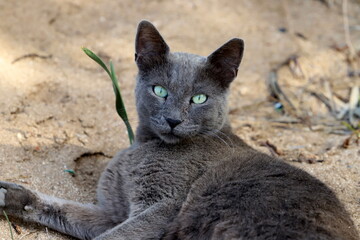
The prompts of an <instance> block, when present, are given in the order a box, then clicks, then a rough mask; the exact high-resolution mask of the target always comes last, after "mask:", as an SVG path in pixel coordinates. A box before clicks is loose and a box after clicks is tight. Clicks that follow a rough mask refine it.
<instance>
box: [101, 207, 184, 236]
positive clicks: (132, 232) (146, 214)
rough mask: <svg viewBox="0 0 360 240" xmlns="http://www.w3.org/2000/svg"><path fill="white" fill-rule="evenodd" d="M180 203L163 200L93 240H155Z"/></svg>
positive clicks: (173, 215)
mask: <svg viewBox="0 0 360 240" xmlns="http://www.w3.org/2000/svg"><path fill="white" fill-rule="evenodd" d="M180 206H181V203H179V202H175V201H173V200H165V201H162V202H159V203H156V204H154V205H152V206H150V207H149V208H147V209H146V210H144V211H143V212H141V213H140V214H138V215H136V216H133V217H130V218H129V219H127V220H126V221H125V222H123V223H121V224H119V225H117V226H116V227H114V228H112V229H110V230H108V231H106V232H105V233H103V234H101V235H100V236H98V237H96V238H95V239H94V240H150V239H152V240H157V239H160V238H161V236H162V235H163V234H164V232H165V229H166V227H167V225H168V224H169V222H171V221H172V219H173V218H174V217H175V216H176V214H177V213H178V211H179V209H180Z"/></svg>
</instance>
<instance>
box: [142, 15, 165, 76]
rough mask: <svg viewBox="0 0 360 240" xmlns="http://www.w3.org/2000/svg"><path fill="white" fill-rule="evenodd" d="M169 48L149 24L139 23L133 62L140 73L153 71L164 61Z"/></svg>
mask: <svg viewBox="0 0 360 240" xmlns="http://www.w3.org/2000/svg"><path fill="white" fill-rule="evenodd" d="M168 53H169V47H168V45H167V44H166V42H165V41H164V39H163V38H162V36H161V35H160V33H159V31H158V30H157V29H156V28H155V27H154V25H152V24H151V23H150V22H148V21H146V20H143V21H141V22H140V23H139V26H138V30H137V34H136V40H135V61H136V63H137V65H138V67H139V69H140V70H142V71H147V70H151V69H153V68H154V67H155V66H157V65H161V64H162V63H164V62H165V61H166V56H167V55H168Z"/></svg>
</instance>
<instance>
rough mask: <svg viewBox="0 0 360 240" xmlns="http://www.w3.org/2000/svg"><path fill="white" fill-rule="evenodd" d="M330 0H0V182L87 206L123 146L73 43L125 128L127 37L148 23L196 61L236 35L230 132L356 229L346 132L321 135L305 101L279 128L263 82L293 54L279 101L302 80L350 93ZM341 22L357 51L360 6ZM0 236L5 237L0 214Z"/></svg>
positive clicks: (359, 184)
mask: <svg viewBox="0 0 360 240" xmlns="http://www.w3.org/2000/svg"><path fill="white" fill-rule="evenodd" d="M329 2H332V3H334V5H332V6H331V7H327V6H326V5H324V4H323V3H322V2H321V1H316V0H292V1H290V0H288V1H287V0H283V1H280V0H271V1H265V0H263V1H260V0H252V1H248V0H229V1H220V0H199V1H181V0H175V1H163V0H157V1H140V0H122V1H116V0H113V1H100V0H93V1H87V0H72V1H70V0H48V1H42V0H27V1H25V0H22V1H21V0H19V1H7V0H0V179H1V180H6V181H13V182H16V183H20V184H23V185H25V186H27V187H30V188H32V189H36V190H38V191H41V192H44V193H47V194H50V195H55V196H57V197H61V198H66V199H72V200H77V201H82V202H88V201H91V202H92V201H94V200H95V198H94V192H95V185H96V181H97V178H98V176H99V174H100V172H101V169H102V168H103V167H104V165H105V164H106V162H107V161H109V159H110V158H111V156H113V155H114V154H115V153H116V152H117V151H118V150H119V149H121V148H125V147H127V146H128V139H127V135H126V130H125V127H124V125H123V124H122V123H121V121H120V119H119V118H118V116H117V114H116V112H115V110H114V96H113V92H112V87H111V84H110V81H109V79H108V77H107V76H106V75H105V74H104V71H103V70H102V69H100V68H99V67H98V66H97V64H95V63H94V62H93V61H92V60H90V59H89V58H88V57H87V56H86V55H85V54H84V53H83V52H82V51H81V46H86V47H88V48H90V49H92V50H93V51H94V52H96V53H97V54H99V55H101V56H102V57H103V58H104V59H106V60H108V59H112V60H113V61H114V64H115V68H116V70H117V74H118V77H119V81H120V85H121V88H122V93H123V97H124V99H125V102H126V106H127V108H128V112H129V115H130V119H131V122H132V124H133V125H134V126H135V125H136V123H137V119H136V118H137V117H136V111H135V108H134V100H135V99H134V93H133V89H134V83H135V81H134V76H135V74H136V66H135V64H134V61H133V60H134V57H133V54H134V36H135V31H136V26H137V24H138V22H139V21H140V20H141V19H148V20H150V21H152V22H153V23H154V24H155V25H156V26H157V27H158V29H159V30H160V32H161V33H162V34H163V36H164V38H165V39H166V41H167V42H168V44H169V45H170V48H171V49H173V50H174V51H185V52H191V53H196V54H199V55H205V56H206V55H208V54H210V53H211V52H212V51H213V50H215V49H216V48H217V47H219V46H220V45H221V44H222V43H224V42H225V41H227V40H229V39H230V38H232V37H241V38H243V39H244V40H245V43H246V52H245V56H244V60H243V64H242V66H241V69H240V71H239V76H238V78H237V79H236V81H235V82H234V83H233V85H232V92H231V97H230V110H231V121H232V123H233V127H234V130H235V131H236V132H237V134H238V135H240V136H242V137H243V138H244V139H246V141H247V142H249V143H250V144H251V145H252V146H254V147H256V148H258V149H260V150H262V151H264V152H268V153H270V150H269V148H267V147H264V146H263V145H264V142H266V141H269V142H270V143H272V144H274V145H275V146H277V147H278V149H279V151H280V154H281V157H283V158H284V159H286V160H287V161H289V162H292V163H293V164H294V165H296V166H299V167H301V168H304V169H305V170H306V171H308V172H310V173H311V174H313V175H315V176H317V177H318V178H319V179H321V180H323V181H324V182H325V183H327V184H328V185H329V186H330V187H331V188H332V189H334V190H335V191H336V192H337V194H338V196H339V198H340V199H341V200H342V201H343V202H344V204H345V205H346V207H347V209H348V210H349V212H350V213H351V215H352V218H353V220H354V222H355V224H356V226H357V227H358V228H360V211H359V209H360V163H359V159H360V151H359V146H357V145H356V144H355V143H353V142H352V143H351V144H350V146H349V147H348V148H347V149H344V148H341V144H342V142H343V141H344V139H345V138H347V137H348V135H346V134H345V135H339V134H334V132H336V131H332V130H331V129H332V128H335V127H337V128H340V129H341V125H339V123H336V122H335V123H334V120H333V118H332V117H331V116H329V114H328V113H327V111H326V108H325V107H324V106H322V104H321V103H319V102H318V101H317V102H316V104H317V105H314V101H315V100H314V99H313V98H310V97H309V95H303V96H302V97H304V99H305V100H304V101H301V103H302V104H301V106H305V107H306V106H309V107H308V108H307V110H308V111H309V112H310V113H311V114H310V115H307V117H308V118H307V119H308V121H306V124H303V123H297V122H296V121H295V122H293V123H283V122H282V121H279V119H282V118H283V117H284V116H282V115H281V114H279V113H277V112H275V111H274V108H273V106H272V103H270V102H269V101H268V95H269V94H268V91H267V88H266V84H265V82H266V79H267V77H268V75H269V73H270V71H271V69H273V68H274V67H276V66H277V65H278V64H280V63H281V62H283V61H284V60H286V59H287V58H288V57H289V56H290V55H292V54H297V55H298V56H299V61H300V63H302V64H303V71H304V72H305V73H306V77H305V78H303V79H302V80H301V79H300V80H299V79H296V78H294V77H292V76H291V74H289V70H288V68H287V67H286V66H285V67H283V68H282V69H280V70H279V71H278V73H279V82H280V83H281V84H282V87H283V89H284V90H286V91H289V94H291V92H292V93H294V92H296V91H297V90H298V89H301V87H302V86H304V84H306V81H308V80H309V79H311V80H312V83H314V82H315V86H317V85H316V84H318V81H320V80H321V79H327V81H330V83H331V86H333V87H334V88H335V86H338V87H337V88H336V89H338V94H339V95H341V94H343V95H344V94H345V97H348V96H347V95H346V94H347V93H348V90H349V87H350V86H353V85H355V84H358V85H359V82H358V81H359V80H358V79H355V78H348V77H347V71H348V65H347V62H346V59H345V57H344V53H343V52H339V51H335V50H333V49H332V48H331V46H340V47H341V46H344V44H345V37H344V28H343V16H342V11H341V1H340V0H335V1H329ZM348 16H349V24H350V27H351V28H350V33H351V37H352V43H353V45H354V48H355V49H358V50H359V49H360V31H359V30H356V29H358V27H359V26H360V5H359V1H355V0H354V1H349V14H348ZM279 28H286V30H287V31H286V32H281V31H279ZM21 57H22V58H21ZM19 58H20V59H19ZM304 79H305V80H306V81H305V82H304ZM295 96H298V95H296V94H295ZM293 99H295V100H296V97H295V98H293ZM297 100H298V99H297ZM308 100H309V101H308ZM306 104H308V105H306ZM314 106H315V107H314ZM316 106H317V107H316ZM309 119H310V120H309ZM319 119H320V120H321V121H320V120H319ZM309 121H310V122H311V123H312V127H311V128H309ZM324 122H325V123H326V124H324ZM330 123H331V124H330ZM299 159H300V160H299ZM66 169H73V170H75V172H76V176H75V177H74V176H71V174H69V173H67V172H65V171H64V170H66ZM314 194H316V193H314ZM11 220H13V221H14V222H15V224H17V225H18V226H19V228H20V229H21V233H20V234H15V239H69V238H68V237H65V236H62V235H61V234H58V233H55V232H53V231H51V230H47V229H46V228H45V227H42V226H37V225H28V224H25V223H23V222H20V221H17V220H16V219H11ZM0 239H1V240H2V239H6V240H8V239H10V233H9V229H8V226H7V223H6V221H5V220H4V218H1V220H0Z"/></svg>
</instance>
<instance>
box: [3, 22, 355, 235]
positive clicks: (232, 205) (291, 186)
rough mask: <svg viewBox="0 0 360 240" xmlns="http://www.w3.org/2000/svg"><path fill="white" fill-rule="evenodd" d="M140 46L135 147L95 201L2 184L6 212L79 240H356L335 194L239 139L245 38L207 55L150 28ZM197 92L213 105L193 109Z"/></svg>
mask: <svg viewBox="0 0 360 240" xmlns="http://www.w3.org/2000/svg"><path fill="white" fill-rule="evenodd" d="M135 49H136V55H135V59H136V63H137V65H138V67H139V74H138V77H137V86H136V100H137V103H136V105H137V109H138V114H139V119H140V123H139V126H138V129H137V134H136V141H135V143H134V144H133V145H132V146H131V147H129V148H128V149H125V150H123V151H121V152H119V153H118V154H117V155H116V156H115V157H114V158H113V160H112V161H111V162H110V163H109V165H108V166H107V168H106V169H105V171H104V173H103V174H102V176H101V178H100V180H99V184H98V190H97V199H98V202H97V204H96V205H93V204H80V203H77V202H72V201H66V200H62V199H57V198H53V197H49V196H46V195H44V194H41V193H36V192H34V191H31V190H28V189H26V188H24V187H22V186H19V185H16V184H13V183H6V182H0V206H1V208H0V209H4V210H6V212H7V213H8V214H9V215H12V216H16V217H20V218H22V219H24V220H27V221H32V222H37V223H41V224H43V225H45V226H48V227H50V228H53V229H55V230H57V231H60V232H63V233H65V234H68V235H71V236H74V237H76V238H79V239H96V240H111V239H117V240H121V239H123V240H125V239H126V240H139V239H140V240H141V239H164V240H174V239H184V240H186V239H189V240H190V239H213V240H215V239H216V240H221V239H259V240H265V239H272V240H275V239H327V240H330V239H344V240H345V239H346V240H355V239H358V235H357V232H356V230H355V227H354V224H353V222H352V221H351V219H350V217H349V215H348V213H347V212H346V210H345V209H344V207H343V205H342V204H341V203H340V202H339V201H338V200H337V198H336V196H335V194H334V193H333V192H332V191H331V190H330V189H329V188H328V187H326V186H325V185H324V184H323V183H321V182H320V181H319V180H317V179H316V178H314V177H312V176H310V175H309V174H307V173H306V172H304V171H302V170H300V169H297V168H295V167H293V166H290V165H288V164H287V163H285V162H282V161H280V160H278V159H275V158H272V157H270V156H267V155H265V154H262V153H259V152H257V151H255V150H254V149H252V148H250V147H249V146H248V145H246V144H245V143H244V142H243V141H242V140H241V139H239V138H238V137H237V136H235V135H234V134H232V132H231V128H230V124H229V121H228V118H227V95H228V88H229V85H230V83H231V81H232V80H233V79H234V78H235V77H236V74H237V68H238V66H239V64H240V61H241V58H242V53H243V42H242V40H240V39H232V40H230V41H229V42H227V43H225V44H224V45H223V46H222V47H221V48H219V49H218V50H216V51H215V52H214V53H213V54H211V55H210V56H209V57H207V58H205V57H200V56H196V55H192V54H187V53H171V52H170V48H169V47H168V46H167V44H166V43H165V41H164V40H163V38H162V37H161V35H160V34H159V33H158V31H157V30H156V29H155V27H154V26H153V25H152V24H151V23H149V22H146V21H143V22H141V23H140V24H139V28H138V34H137V36H136V46H135ZM154 85H160V86H162V87H164V88H166V89H167V91H168V96H167V97H166V98H161V97H158V96H156V95H155V94H154V92H153V87H154ZM196 94H206V95H207V96H208V99H207V101H206V102H204V103H203V104H194V103H192V102H191V98H192V97H193V96H194V95H196ZM168 119H172V121H175V122H177V124H174V125H173V124H171V121H169V120H168Z"/></svg>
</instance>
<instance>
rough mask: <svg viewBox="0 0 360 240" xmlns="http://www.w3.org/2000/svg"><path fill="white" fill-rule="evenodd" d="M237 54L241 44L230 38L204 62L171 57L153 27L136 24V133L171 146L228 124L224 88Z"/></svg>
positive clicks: (196, 58) (182, 55)
mask: <svg viewBox="0 0 360 240" xmlns="http://www.w3.org/2000/svg"><path fill="white" fill-rule="evenodd" d="M243 49H244V43H243V41H242V40H241V39H238V38H234V39H232V40H230V41H228V42H227V43H225V44H224V45H223V46H221V47H220V48H219V49H217V50H216V51H215V52H213V53H212V54H210V56H208V57H201V56H198V55H193V54H188V53H171V52H170V50H169V47H168V45H167V44H166V42H165V41H164V39H163V38H162V37H161V35H160V33H159V32H158V31H157V30H156V28H155V27H154V26H153V25H152V24H151V23H150V22H147V21H142V22H140V24H139V26H138V31H137V35H136V42H135V50H136V53H135V61H136V63H137V66H138V68H139V73H138V77H137V85H136V101H137V103H136V105H137V110H138V114H139V120H140V124H139V128H138V134H147V135H151V136H149V137H159V138H160V139H161V140H163V141H165V142H166V143H177V142H179V141H181V140H182V139H185V138H190V137H193V136H196V135H199V134H204V135H211V134H214V133H215V132H217V131H219V130H221V129H222V128H223V127H224V126H225V125H226V124H228V119H227V111H228V109H227V95H228V88H229V85H230V83H231V82H232V81H233V80H234V78H235V77H236V75H237V70H238V67H239V65H240V62H241V58H242V55H243ZM141 137H145V138H146V136H141Z"/></svg>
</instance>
